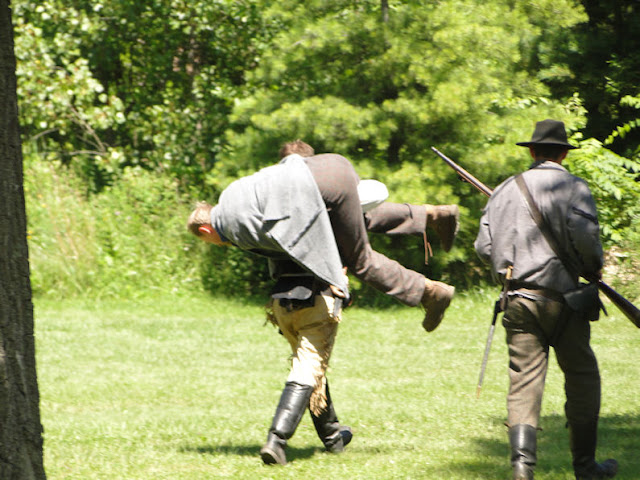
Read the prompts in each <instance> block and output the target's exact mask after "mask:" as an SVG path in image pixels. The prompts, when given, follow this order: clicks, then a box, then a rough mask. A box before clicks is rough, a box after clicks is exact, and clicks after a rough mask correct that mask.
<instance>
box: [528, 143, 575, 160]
mask: <svg viewBox="0 0 640 480" xmlns="http://www.w3.org/2000/svg"><path fill="white" fill-rule="evenodd" d="M531 149H532V150H533V152H534V156H535V157H536V158H549V159H551V160H556V159H558V158H559V157H560V156H561V155H562V154H563V153H564V152H566V151H567V147H565V146H562V145H554V144H544V143H538V144H537V145H531Z"/></svg>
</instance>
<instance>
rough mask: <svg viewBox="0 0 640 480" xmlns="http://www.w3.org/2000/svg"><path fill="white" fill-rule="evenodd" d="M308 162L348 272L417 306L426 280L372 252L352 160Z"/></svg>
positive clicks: (316, 158)
mask: <svg viewBox="0 0 640 480" xmlns="http://www.w3.org/2000/svg"><path fill="white" fill-rule="evenodd" d="M305 161H306V163H307V165H308V166H309V169H310V170H311V173H312V175H313V177H314V179H315V181H316V183H317V184H318V188H319V189H320V194H321V195H322V199H323V200H324V202H325V205H326V206H327V211H328V213H329V219H330V221H331V226H332V228H333V233H334V235H335V237H336V243H337V245H338V250H339V252H340V257H341V258H342V261H343V262H344V263H345V265H346V266H347V267H348V269H349V271H350V272H351V273H353V274H354V275H355V276H356V277H357V278H359V279H360V280H362V281H363V282H365V283H367V284H369V285H371V286H372V287H374V288H375V289H377V290H379V291H381V292H383V293H386V294H387V295H391V296H393V297H394V298H396V299H397V300H399V301H400V302H402V303H404V304H406V305H410V306H416V305H418V304H419V303H420V300H421V299H422V295H423V293H424V290H425V277H424V276H423V275H421V274H419V273H418V272H415V271H413V270H409V269H408V268H405V267H403V266H402V265H400V264H399V263H398V262H396V261H395V260H391V259H389V258H387V257H386V256H384V255H382V254H381V253H378V252H376V251H375V250H373V249H372V248H371V245H370V244H369V238H368V236H367V227H366V225H365V219H364V216H363V213H362V208H361V206H360V197H359V196H358V182H359V180H360V179H359V178H358V175H357V174H356V171H355V170H354V168H353V166H352V165H351V163H350V162H349V160H347V159H346V158H344V157H342V156H340V155H336V154H322V155H315V156H313V157H309V158H307V159H305ZM377 208H380V206H379V207H377ZM377 208H376V209H374V210H373V211H375V210H377ZM374 216H375V217H376V218H378V220H377V223H378V224H379V225H380V224H382V223H385V222H386V221H385V220H381V219H380V217H381V216H384V213H382V214H375V215H374ZM408 221H409V222H411V220H408ZM425 222H426V219H425ZM379 228H383V227H379ZM384 228H388V225H387V227H384ZM378 231H380V230H378Z"/></svg>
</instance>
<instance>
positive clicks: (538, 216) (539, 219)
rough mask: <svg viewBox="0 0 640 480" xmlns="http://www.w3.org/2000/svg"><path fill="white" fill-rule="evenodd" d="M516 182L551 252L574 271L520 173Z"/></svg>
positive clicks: (569, 269)
mask: <svg viewBox="0 0 640 480" xmlns="http://www.w3.org/2000/svg"><path fill="white" fill-rule="evenodd" d="M516 184H517V185H518V188H519V189H520V192H521V193H522V196H523V197H524V200H525V203H526V204H527V207H528V209H529V213H530V214H531V216H532V217H533V221H534V222H536V225H537V226H538V228H539V229H540V231H541V232H542V235H543V236H544V238H545V240H546V241H547V243H548V244H549V246H550V247H551V250H553V253H555V254H556V256H557V257H558V259H559V260H560V261H561V262H562V264H563V265H564V267H565V268H566V269H567V270H568V271H570V272H573V273H575V272H576V270H575V268H573V267H572V266H571V264H570V263H569V262H568V260H567V256H566V255H565V253H564V250H563V249H562V248H561V247H560V245H559V244H558V242H557V241H556V238H555V237H554V236H553V233H552V232H551V229H550V228H549V226H548V225H547V223H546V222H545V221H544V217H543V216H542V213H540V209H539V208H538V205H536V202H535V200H534V199H533V196H532V195H531V191H530V190H529V187H527V183H526V182H525V181H524V178H523V177H522V174H520V175H517V176H516Z"/></svg>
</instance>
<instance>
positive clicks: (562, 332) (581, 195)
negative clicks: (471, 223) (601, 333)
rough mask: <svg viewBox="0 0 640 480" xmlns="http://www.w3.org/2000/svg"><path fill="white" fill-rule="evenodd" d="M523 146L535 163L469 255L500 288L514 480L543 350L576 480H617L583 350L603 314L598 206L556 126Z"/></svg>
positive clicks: (527, 470)
mask: <svg viewBox="0 0 640 480" xmlns="http://www.w3.org/2000/svg"><path fill="white" fill-rule="evenodd" d="M517 145H520V146H523V147H528V148H529V151H530V154H531V156H532V158H533V159H534V162H533V164H532V165H531V167H530V168H529V170H527V171H526V172H524V173H522V174H520V175H517V176H514V177H510V178H509V179H507V180H506V181H505V182H503V183H502V184H501V185H499V186H498V187H497V188H496V189H495V191H493V192H492V194H491V197H490V199H489V202H488V203H487V206H486V208H485V210H484V213H483V216H482V219H481V221H480V229H479V232H478V236H477V238H476V241H475V248H476V251H477V252H478V255H479V256H480V258H482V259H483V260H484V261H486V262H487V263H490V264H491V268H492V272H493V274H494V275H495V276H496V277H497V278H498V279H499V280H500V281H501V282H502V283H504V282H505V276H506V274H507V271H509V270H511V280H510V282H509V285H508V287H507V288H506V289H505V290H506V291H505V292H504V293H503V294H504V295H506V300H507V301H506V305H505V312H504V318H503V325H504V327H505V330H506V336H507V344H508V347H509V377H510V387H509V394H508V397H507V409H508V425H509V440H510V444H511V464H512V466H513V479H514V480H529V479H533V472H534V468H535V465H536V459H537V457H536V431H537V429H538V424H539V420H540V408H541V405H542V395H543V391H544V383H545V376H546V372H547V366H548V359H549V347H550V346H552V347H553V348H554V350H555V352H556V356H557V359H558V363H559V365H560V368H561V370H562V372H563V373H564V376H565V394H566V404H565V413H566V416H567V420H568V427H569V438H570V448H571V453H572V456H573V469H574V472H575V476H576V479H578V480H586V479H603V478H613V477H614V476H615V475H616V473H617V470H618V464H617V462H616V461H615V460H613V459H609V460H606V461H604V462H603V463H596V460H595V451H596V444H597V428H598V416H599V410H600V373H599V370H598V364H597V361H596V358H595V355H594V353H593V350H592V349H591V346H590V344H589V340H590V324H589V321H590V320H597V318H598V315H599V307H600V303H599V299H598V289H597V285H596V284H595V283H592V284H590V285H585V284H582V285H581V284H580V283H579V280H578V279H579V277H580V276H582V277H585V278H589V279H591V280H593V281H594V282H595V281H597V280H598V279H599V277H600V274H601V268H602V265H603V252H602V245H601V243H600V237H599V225H598V220H597V212H596V206H595V202H594V200H593V197H592V195H591V192H590V191H589V188H588V186H587V184H586V182H585V181H584V180H582V179H580V178H578V177H575V176H574V175H571V174H570V173H569V172H568V171H567V170H566V169H565V168H564V167H563V166H562V161H563V160H564V158H565V157H566V156H567V153H568V151H569V150H571V149H574V148H577V147H574V146H572V145H571V144H569V143H568V142H567V136H566V132H565V128H564V124H563V123H562V122H559V121H556V120H544V121H541V122H538V123H537V124H536V127H535V130H534V132H533V136H532V138H531V141H529V142H521V143H518V144H517Z"/></svg>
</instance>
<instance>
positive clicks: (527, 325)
mask: <svg viewBox="0 0 640 480" xmlns="http://www.w3.org/2000/svg"><path fill="white" fill-rule="evenodd" d="M503 325H504V327H505V329H506V333H507V345H508V347H509V380H510V386H509V395H508V397H507V409H508V413H509V420H508V421H509V425H517V424H527V425H532V426H534V427H537V426H538V422H539V419H540V408H541V405H542V394H543V391H544V383H545V378H546V374H547V366H548V362H549V346H551V345H552V346H553V347H554V351H555V353H556V357H557V360H558V365H559V366H560V369H561V370H562V372H563V374H564V377H565V394H566V403H565V413H566V416H567V420H568V421H569V423H570V424H585V423H589V422H592V421H597V419H598V414H599V411H600V373H599V370H598V363H597V361H596V357H595V355H594V353H593V350H592V349H591V346H590V344H589V341H590V336H591V327H590V324H589V322H588V321H586V320H584V319H583V318H580V316H579V315H578V314H576V313H575V312H572V311H571V310H570V309H569V308H568V307H567V306H566V304H565V303H564V302H558V301H554V300H551V299H546V298H543V297H537V299H536V300H531V299H528V298H523V297H519V296H511V297H510V299H509V302H508V304H507V308H506V311H505V314H504V319H503Z"/></svg>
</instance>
